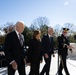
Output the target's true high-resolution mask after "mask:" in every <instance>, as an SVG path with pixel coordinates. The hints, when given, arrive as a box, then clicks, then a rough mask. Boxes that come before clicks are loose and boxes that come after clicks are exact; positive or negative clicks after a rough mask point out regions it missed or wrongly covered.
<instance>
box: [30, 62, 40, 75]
mask: <svg viewBox="0 0 76 75" xmlns="http://www.w3.org/2000/svg"><path fill="white" fill-rule="evenodd" d="M39 66H40V61H38V62H37V61H35V62H31V66H30V73H29V75H39Z"/></svg>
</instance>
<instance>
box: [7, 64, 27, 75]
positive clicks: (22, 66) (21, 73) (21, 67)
mask: <svg viewBox="0 0 76 75" xmlns="http://www.w3.org/2000/svg"><path fill="white" fill-rule="evenodd" d="M18 73H19V75H26V73H25V64H19V65H18ZM14 74H15V70H14V69H13V68H12V66H11V65H9V66H8V75H14Z"/></svg>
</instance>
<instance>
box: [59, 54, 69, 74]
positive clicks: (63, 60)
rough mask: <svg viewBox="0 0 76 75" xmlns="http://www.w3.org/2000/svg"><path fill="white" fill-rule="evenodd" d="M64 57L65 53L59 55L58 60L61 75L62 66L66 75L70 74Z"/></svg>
mask: <svg viewBox="0 0 76 75" xmlns="http://www.w3.org/2000/svg"><path fill="white" fill-rule="evenodd" d="M66 58H67V56H66V55H60V59H61V61H60V67H59V70H58V73H59V75H63V74H62V70H63V68H64V71H65V73H66V75H70V74H69V72H68V69H67V65H66Z"/></svg>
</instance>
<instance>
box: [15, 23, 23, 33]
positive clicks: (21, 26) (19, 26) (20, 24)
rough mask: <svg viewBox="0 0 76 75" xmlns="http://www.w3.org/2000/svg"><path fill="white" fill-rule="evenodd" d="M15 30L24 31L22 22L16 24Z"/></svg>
mask: <svg viewBox="0 0 76 75" xmlns="http://www.w3.org/2000/svg"><path fill="white" fill-rule="evenodd" d="M16 30H17V31H18V32H19V33H22V32H23V31H24V25H23V23H19V24H18V25H17V26H16Z"/></svg>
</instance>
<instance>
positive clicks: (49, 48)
mask: <svg viewBox="0 0 76 75" xmlns="http://www.w3.org/2000/svg"><path fill="white" fill-rule="evenodd" d="M53 32H54V31H53V28H48V34H47V35H44V36H43V38H42V48H43V51H42V54H43V56H44V60H45V65H44V67H43V69H42V71H41V73H40V75H44V73H46V75H49V71H50V64H51V55H52V54H53V53H54V41H53ZM53 56H54V55H53Z"/></svg>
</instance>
